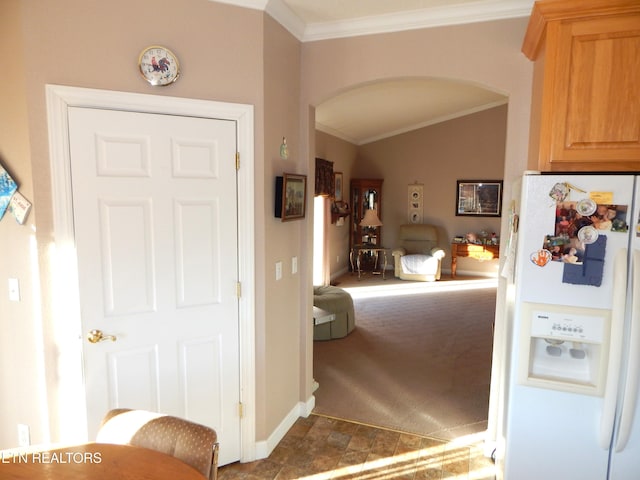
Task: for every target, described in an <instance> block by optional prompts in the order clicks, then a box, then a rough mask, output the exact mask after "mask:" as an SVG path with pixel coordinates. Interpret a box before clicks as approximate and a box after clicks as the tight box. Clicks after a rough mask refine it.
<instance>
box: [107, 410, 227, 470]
mask: <svg viewBox="0 0 640 480" xmlns="http://www.w3.org/2000/svg"><path fill="white" fill-rule="evenodd" d="M96 441H97V442H99V443H116V444H121V445H123V444H124V445H135V446H137V447H144V448H149V449H151V450H156V451H158V452H162V453H165V454H167V455H171V456H173V457H176V458H177V459H179V460H181V461H183V462H184V463H186V464H188V465H191V466H192V467H193V468H195V469H196V470H198V471H199V472H200V473H202V475H203V478H204V479H207V480H216V479H217V476H218V436H217V434H216V432H215V430H213V429H212V428H209V427H206V426H204V425H200V424H198V423H193V422H190V421H188V420H184V419H182V418H178V417H172V416H170V415H163V414H161V413H155V412H148V411H145V410H131V409H128V408H117V409H114V410H111V411H109V412H108V413H107V414H106V415H105V417H104V419H103V420H102V424H101V426H100V429H99V431H98V436H97V439H96Z"/></svg>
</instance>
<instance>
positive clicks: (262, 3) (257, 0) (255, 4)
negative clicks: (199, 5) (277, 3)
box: [209, 0, 269, 11]
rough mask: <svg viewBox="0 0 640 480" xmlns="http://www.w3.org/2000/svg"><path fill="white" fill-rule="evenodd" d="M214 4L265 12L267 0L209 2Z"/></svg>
mask: <svg viewBox="0 0 640 480" xmlns="http://www.w3.org/2000/svg"><path fill="white" fill-rule="evenodd" d="M209 1H211V2H216V3H226V4H228V5H235V6H236V7H244V8H252V9H253V10H263V11H264V10H265V9H266V8H267V3H269V0H209Z"/></svg>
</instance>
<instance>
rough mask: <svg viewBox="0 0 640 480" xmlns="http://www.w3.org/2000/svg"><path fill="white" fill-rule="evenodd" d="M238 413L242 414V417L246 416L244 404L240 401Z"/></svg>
mask: <svg viewBox="0 0 640 480" xmlns="http://www.w3.org/2000/svg"><path fill="white" fill-rule="evenodd" d="M238 415H240V418H243V417H244V405H243V404H242V402H240V403H238Z"/></svg>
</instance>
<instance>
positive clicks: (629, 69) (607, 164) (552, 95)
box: [540, 14, 640, 171]
mask: <svg viewBox="0 0 640 480" xmlns="http://www.w3.org/2000/svg"><path fill="white" fill-rule="evenodd" d="M547 28H548V36H547V41H548V43H547V62H548V63H547V68H549V69H550V70H551V71H549V72H547V75H550V77H549V76H547V77H546V80H545V94H544V95H545V100H546V101H545V104H546V108H550V109H551V112H550V116H547V117H546V118H551V120H552V121H551V124H550V125H549V124H547V125H542V126H541V128H542V129H543V130H545V129H547V132H546V133H547V134H546V135H543V136H542V139H541V140H542V141H543V142H544V141H545V137H546V139H547V140H548V141H549V143H550V144H549V145H548V146H547V148H544V147H543V148H542V149H541V150H542V151H541V153H543V152H544V150H546V151H547V153H546V155H548V156H546V155H544V153H543V155H542V158H540V160H541V161H542V162H544V160H545V158H544V156H546V158H547V161H548V164H547V165H546V166H547V167H549V168H543V169H545V170H555V171H560V170H592V171H593V170H638V169H640V93H639V92H640V14H637V15H624V16H605V17H601V18H597V19H586V20H575V21H571V22H551V23H550V24H549V25H548V26H547ZM554 44H555V45H557V50H556V52H555V53H556V54H557V56H554V54H553V49H554V47H553V45H554ZM543 118H545V117H544V116H543ZM543 166H545V165H543Z"/></svg>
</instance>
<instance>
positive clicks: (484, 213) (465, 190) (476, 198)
mask: <svg viewBox="0 0 640 480" xmlns="http://www.w3.org/2000/svg"><path fill="white" fill-rule="evenodd" d="M457 187H458V188H457V190H456V215H461V216H464V215H466V216H474V217H499V216H500V215H501V210H502V180H458V181H457Z"/></svg>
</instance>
